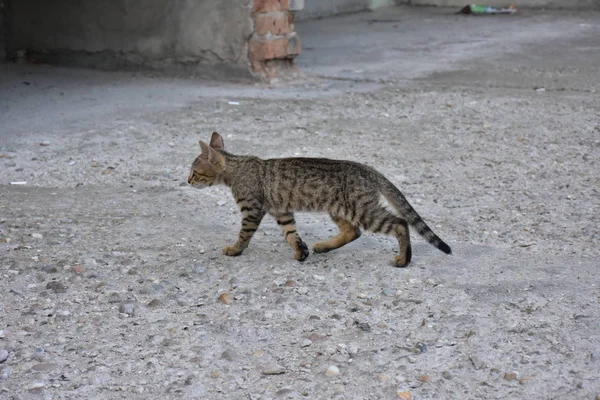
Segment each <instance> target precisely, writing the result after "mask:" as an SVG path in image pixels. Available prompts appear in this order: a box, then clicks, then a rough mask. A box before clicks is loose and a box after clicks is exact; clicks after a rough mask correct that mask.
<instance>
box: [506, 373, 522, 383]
mask: <svg viewBox="0 0 600 400" xmlns="http://www.w3.org/2000/svg"><path fill="white" fill-rule="evenodd" d="M518 378H519V374H517V373H516V372H506V373H504V379H505V380H507V381H509V382H510V381H516V380H517V379H518Z"/></svg>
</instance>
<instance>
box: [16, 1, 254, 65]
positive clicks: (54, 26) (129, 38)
mask: <svg viewBox="0 0 600 400" xmlns="http://www.w3.org/2000/svg"><path fill="white" fill-rule="evenodd" d="M250 8H251V2H250V1H249V0H221V1H218V2H215V1H209V0H202V1H197V0H180V1H168V0H151V1H143V2H139V1H137V2H135V1H134V2H132V1H127V0H113V1H104V2H102V1H101V2H99V1H95V0H65V1H61V2H57V1H45V0H42V1H40V0H20V1H16V2H13V3H12V18H11V19H12V22H13V24H12V28H13V34H12V39H11V43H10V46H11V48H12V49H15V50H18V49H27V50H29V51H30V52H31V53H32V54H33V56H34V57H35V58H36V59H40V60H51V61H55V62H61V61H62V62H64V63H67V62H69V63H71V64H79V65H81V64H83V65H85V66H90V67H95V68H104V69H109V68H113V69H114V68H115V67H119V66H130V65H133V66H140V65H143V66H145V67H150V68H165V67H182V66H188V67H190V66H193V67H195V68H203V67H204V69H206V70H209V71H210V70H211V68H208V67H212V69H213V70H214V69H215V68H214V67H215V66H221V68H227V71H229V72H230V73H231V72H232V71H234V72H237V73H238V74H239V75H246V76H250V73H249V70H248V62H249V61H248V56H247V53H248V49H247V40H248V37H249V36H250V34H251V33H252V20H251V18H250Z"/></svg>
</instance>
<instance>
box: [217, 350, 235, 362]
mask: <svg viewBox="0 0 600 400" xmlns="http://www.w3.org/2000/svg"><path fill="white" fill-rule="evenodd" d="M237 358H238V357H237V355H236V354H235V353H234V352H233V351H231V350H225V351H224V352H223V353H221V360H227V361H235V360H237Z"/></svg>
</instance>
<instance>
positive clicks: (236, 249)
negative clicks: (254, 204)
mask: <svg viewBox="0 0 600 400" xmlns="http://www.w3.org/2000/svg"><path fill="white" fill-rule="evenodd" d="M242 213H243V215H244V217H243V218H242V227H241V229H240V234H239V236H238V240H237V242H235V244H232V245H231V246H227V247H225V248H224V249H223V254H225V255H226V256H239V255H240V254H242V252H243V251H244V249H245V248H246V247H248V244H250V240H251V239H252V236H254V232H256V230H257V229H258V226H259V225H260V221H262V219H263V217H264V216H265V213H264V212H263V211H261V210H259V209H251V208H249V207H242Z"/></svg>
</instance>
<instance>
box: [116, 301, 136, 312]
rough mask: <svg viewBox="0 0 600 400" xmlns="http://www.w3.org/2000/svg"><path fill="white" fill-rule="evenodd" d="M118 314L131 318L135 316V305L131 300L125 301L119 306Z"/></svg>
mask: <svg viewBox="0 0 600 400" xmlns="http://www.w3.org/2000/svg"><path fill="white" fill-rule="evenodd" d="M119 312H120V313H123V314H127V315H129V316H133V315H134V314H135V304H134V302H133V301H132V300H126V301H124V302H122V303H121V304H120V305H119Z"/></svg>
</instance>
